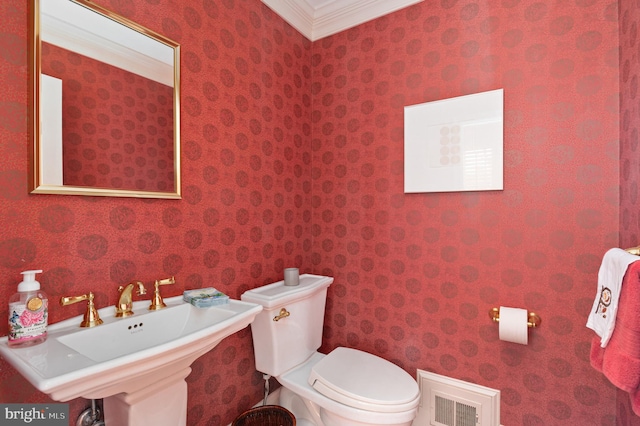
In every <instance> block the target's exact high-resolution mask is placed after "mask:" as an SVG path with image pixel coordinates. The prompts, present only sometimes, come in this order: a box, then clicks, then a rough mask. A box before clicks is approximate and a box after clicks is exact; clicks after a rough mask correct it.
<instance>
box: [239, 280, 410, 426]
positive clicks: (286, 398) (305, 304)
mask: <svg viewBox="0 0 640 426" xmlns="http://www.w3.org/2000/svg"><path fill="white" fill-rule="evenodd" d="M332 282H333V278H331V277H324V276H319V275H310V274H305V275H301V276H300V284H299V285H298V286H284V283H283V282H282V281H280V282H278V283H274V284H269V285H266V286H263V287H258V288H256V289H253V290H249V291H247V292H245V293H244V294H243V295H242V296H241V299H242V300H245V301H248V302H253V303H258V304H261V305H262V306H263V311H262V312H261V313H259V314H258V316H256V319H255V320H254V322H253V323H252V324H251V333H252V336H253V344H254V353H255V356H256V368H257V369H258V370H259V371H260V372H262V373H265V374H269V375H271V376H274V377H275V378H276V380H278V382H279V383H280V384H281V385H282V389H281V392H280V401H279V403H280V405H282V406H283V407H285V408H287V409H288V410H289V411H291V412H292V413H293V414H294V416H296V421H297V424H298V425H299V426H375V425H388V426H409V425H411V423H412V421H413V419H414V418H415V416H416V412H417V407H418V403H419V398H420V390H419V388H418V385H417V383H416V381H415V380H414V379H413V378H412V377H411V376H410V375H409V374H408V373H407V372H406V371H404V370H403V369H401V368H400V367H398V366H397V365H395V364H393V363H391V362H389V361H387V360H384V359H382V358H380V357H378V356H375V355H373V354H369V353H367V352H363V351H360V350H357V349H352V348H344V347H338V348H336V349H334V350H333V351H331V352H330V353H329V354H327V355H324V354H322V353H319V352H317V349H318V348H319V347H320V344H321V342H322V326H323V321H324V309H325V302H326V294H327V288H328V287H329V286H330V285H331V283H332Z"/></svg>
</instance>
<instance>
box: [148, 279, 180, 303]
mask: <svg viewBox="0 0 640 426" xmlns="http://www.w3.org/2000/svg"><path fill="white" fill-rule="evenodd" d="M175 283H176V277H169V278H165V279H163V280H156V282H155V284H154V285H153V287H154V289H153V297H152V298H151V305H149V310H150V311H157V310H159V309H162V308H166V307H167V305H166V304H165V303H164V300H162V296H161V295H160V288H159V287H160V286H161V285H167V284H175Z"/></svg>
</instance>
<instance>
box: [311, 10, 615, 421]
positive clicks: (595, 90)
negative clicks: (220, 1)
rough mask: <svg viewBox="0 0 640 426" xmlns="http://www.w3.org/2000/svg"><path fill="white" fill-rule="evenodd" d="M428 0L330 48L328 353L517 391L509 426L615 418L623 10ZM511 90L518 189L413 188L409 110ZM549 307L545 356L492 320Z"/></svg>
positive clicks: (318, 144)
mask: <svg viewBox="0 0 640 426" xmlns="http://www.w3.org/2000/svg"><path fill="white" fill-rule="evenodd" d="M493 4H494V2H471V1H425V2H423V3H421V4H419V5H417V6H413V7H410V8H407V9H406V10H402V11H399V12H397V13H395V14H393V15H391V16H388V17H384V18H380V19H378V20H375V21H373V22H370V23H367V24H364V25H361V26H359V27H357V28H355V29H352V30H349V31H346V32H343V33H341V34H339V35H336V36H334V37H331V38H328V39H326V40H323V41H319V42H317V43H314V45H313V56H312V63H313V76H312V93H313V95H314V97H313V113H312V122H313V131H312V136H313V140H312V145H311V150H312V153H313V157H312V177H313V199H312V205H313V210H312V212H313V228H312V231H313V237H314V239H313V257H312V263H313V265H314V268H317V269H318V270H319V271H322V272H324V273H327V274H331V275H334V276H335V282H336V283H335V284H334V285H333V286H332V287H331V291H330V303H329V308H328V318H327V321H326V326H325V337H326V341H325V345H324V349H325V350H329V349H331V348H333V347H335V346H338V345H349V346H355V347H358V348H361V349H364V350H368V351H372V352H374V353H377V354H379V355H381V356H383V357H386V358H389V359H391V360H393V361H395V362H397V363H398V364H400V365H401V366H403V367H404V368H406V369H407V370H408V371H409V372H411V373H414V371H415V369H416V368H421V369H426V370H431V371H434V372H436V373H440V374H444V375H447V376H452V377H456V378H459V379H464V380H469V381H472V382H476V383H480V384H482V385H486V386H489V387H493V388H498V389H500V390H501V391H502V394H501V416H502V423H503V424H507V425H517V424H527V425H550V424H613V423H614V420H615V414H614V410H615V405H614V398H615V392H614V390H613V388H612V387H611V386H610V385H609V384H608V383H607V382H606V380H604V379H603V378H602V376H601V375H599V374H598V373H596V372H594V371H593V370H592V369H591V368H590V366H589V361H588V353H589V351H588V349H589V342H590V339H591V336H592V332H591V331H589V330H587V329H586V328H585V322H586V318H587V315H588V313H589V310H590V308H591V303H592V302H593V297H594V296H595V290H596V286H595V277H596V274H597V269H598V266H599V261H600V259H601V257H602V254H603V253H604V252H605V251H606V249H607V248H609V247H611V246H616V245H617V244H618V210H619V206H618V182H619V180H618V179H619V177H618V162H619V158H618V122H619V120H618V116H619V113H618V37H617V34H618V17H617V8H616V4H615V3H611V2H600V1H577V2H571V4H570V5H568V4H563V5H557V4H556V3H554V2H535V3H534V2H521V1H502V2H500V6H490V5H493ZM501 87H503V88H504V96H505V129H504V131H505V132H504V158H505V166H504V172H505V176H504V188H505V190H504V191H492V192H470V193H442V194H435V193H432V194H403V107H404V106H406V105H412V104H417V103H422V102H426V101H432V100H437V99H442V98H448V97H453V96H459V95H465V94H469V93H474V92H478V91H486V90H492V89H496V88H501ZM500 305H504V306H515V307H524V308H527V309H529V310H532V311H535V312H537V313H539V314H540V316H541V318H542V326H541V327H540V328H539V329H537V330H534V331H532V332H531V333H530V343H529V345H528V346H519V345H516V344H509V343H504V342H501V341H499V340H498V327H497V326H496V325H494V324H492V323H491V322H490V320H489V317H488V311H489V309H490V308H492V307H494V306H495V307H497V306H500Z"/></svg>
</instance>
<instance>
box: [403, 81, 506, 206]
mask: <svg viewBox="0 0 640 426" xmlns="http://www.w3.org/2000/svg"><path fill="white" fill-rule="evenodd" d="M503 116H504V91H503V89H497V90H491V91H488V92H481V93H474V94H471V95H465V96H459V97H455V98H449V99H443V100H438V101H433V102H426V103H423V104H418V105H411V106H406V107H405V108H404V192H405V193H419V192H457V191H496V190H503V189H504V187H503V186H504V183H503V157H504V155H503V128H504V118H503Z"/></svg>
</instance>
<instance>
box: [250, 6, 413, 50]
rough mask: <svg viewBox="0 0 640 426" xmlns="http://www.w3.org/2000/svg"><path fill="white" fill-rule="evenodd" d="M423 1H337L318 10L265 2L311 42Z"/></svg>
mask: <svg viewBox="0 0 640 426" xmlns="http://www.w3.org/2000/svg"><path fill="white" fill-rule="evenodd" d="M421 1H423V0H337V1H330V2H327V3H325V4H323V5H321V6H320V7H318V8H317V9H314V8H312V7H311V6H310V5H309V4H308V3H306V2H305V1H300V0H262V2H263V3H264V4H266V5H267V6H269V8H270V9H272V10H273V11H274V12H276V13H277V14H278V15H280V16H281V17H282V18H283V19H284V20H286V21H287V22H288V23H289V24H291V26H293V27H294V28H295V29H297V30H298V31H299V32H300V33H301V34H302V35H304V36H305V37H306V38H308V39H309V40H310V41H316V40H319V39H321V38H324V37H327V36H330V35H332V34H336V33H339V32H340V31H344V30H346V29H349V28H352V27H355V26H357V25H360V24H362V23H364V22H367V21H371V20H372V19H376V18H379V17H381V16H384V15H387V14H389V13H392V12H395V11H397V10H400V9H403V8H405V7H407V6H411V5H413V4H416V3H420V2H421Z"/></svg>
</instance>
